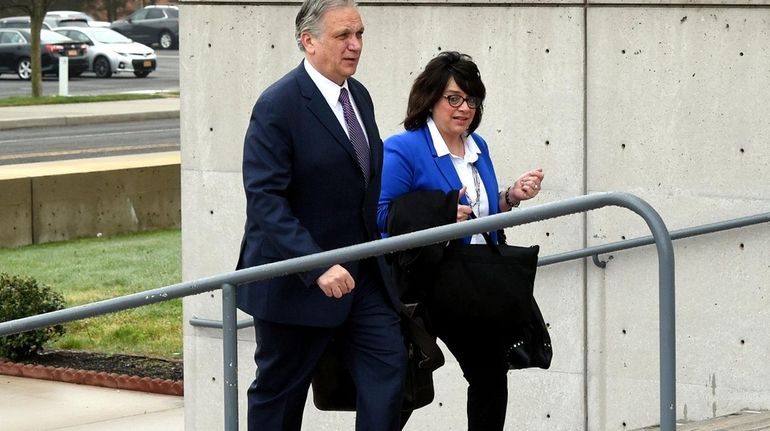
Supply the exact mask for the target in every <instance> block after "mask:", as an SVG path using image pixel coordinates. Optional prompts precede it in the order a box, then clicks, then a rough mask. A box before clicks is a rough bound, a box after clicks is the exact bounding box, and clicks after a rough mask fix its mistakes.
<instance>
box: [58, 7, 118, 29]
mask: <svg viewBox="0 0 770 431" xmlns="http://www.w3.org/2000/svg"><path fill="white" fill-rule="evenodd" d="M43 22H45V23H46V24H48V25H49V26H50V27H51V28H56V27H64V26H78V27H109V26H110V23H109V22H107V21H97V20H95V19H94V17H92V16H91V15H89V14H87V13H85V12H79V11H74V10H52V11H48V12H46V14H45V18H43Z"/></svg>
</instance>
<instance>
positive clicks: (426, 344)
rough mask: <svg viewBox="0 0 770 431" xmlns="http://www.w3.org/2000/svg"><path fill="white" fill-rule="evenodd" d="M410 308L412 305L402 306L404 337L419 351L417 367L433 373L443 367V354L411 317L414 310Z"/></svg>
mask: <svg viewBox="0 0 770 431" xmlns="http://www.w3.org/2000/svg"><path fill="white" fill-rule="evenodd" d="M410 306H412V307H414V305H412V304H408V305H404V306H403V309H402V313H401V321H402V322H404V323H405V325H406V335H408V337H409V340H410V341H412V342H413V343H414V344H416V345H417V347H418V348H419V350H420V352H419V353H420V356H421V358H420V359H419V360H418V362H417V363H418V366H419V367H420V368H422V369H427V370H430V371H434V370H436V369H438V368H439V367H441V366H442V365H444V353H442V352H441V348H440V347H439V346H438V344H437V343H436V338H435V337H433V336H432V335H430V334H429V333H428V331H427V330H426V329H425V328H424V327H423V326H422V325H421V324H419V323H418V322H417V320H416V319H415V318H414V317H412V311H413V310H414V308H411V309H410Z"/></svg>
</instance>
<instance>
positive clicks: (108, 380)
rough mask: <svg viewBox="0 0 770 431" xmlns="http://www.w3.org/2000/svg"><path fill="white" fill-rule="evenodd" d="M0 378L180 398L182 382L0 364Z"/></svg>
mask: <svg viewBox="0 0 770 431" xmlns="http://www.w3.org/2000/svg"><path fill="white" fill-rule="evenodd" d="M0 374H2V375H6V376H14V377H26V378H30V379H41V380H53V381H58V382H65V383H75V384H78V385H89V386H100V387H104V388H111V389H126V390H129V391H139V392H151V393H155V394H163V395H176V396H184V382H183V381H182V380H176V381H175V380H165V379H151V378H149V377H138V376H128V375H125V374H115V373H106V372H104V371H89V370H76V369H74V368H62V367H51V366H45V365H32V364H18V363H15V362H0Z"/></svg>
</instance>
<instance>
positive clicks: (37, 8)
mask: <svg viewBox="0 0 770 431" xmlns="http://www.w3.org/2000/svg"><path fill="white" fill-rule="evenodd" d="M55 1H56V0H0V11H5V10H14V11H19V12H21V13H22V14H26V15H29V19H30V23H29V26H30V33H31V35H32V41H31V42H30V43H31V45H32V46H31V47H30V52H31V53H30V57H32V58H31V59H30V60H31V61H32V97H40V96H42V95H43V78H42V74H41V72H40V67H41V65H40V30H41V29H42V28H43V18H45V13H46V12H48V8H50V7H51V5H52V4H53V3H54V2H55Z"/></svg>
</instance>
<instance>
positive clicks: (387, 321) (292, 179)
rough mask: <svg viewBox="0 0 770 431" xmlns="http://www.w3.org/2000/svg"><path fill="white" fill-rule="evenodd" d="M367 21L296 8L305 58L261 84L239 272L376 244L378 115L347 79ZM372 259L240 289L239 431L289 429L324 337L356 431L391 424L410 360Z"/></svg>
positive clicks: (379, 267) (337, 9)
mask: <svg viewBox="0 0 770 431" xmlns="http://www.w3.org/2000/svg"><path fill="white" fill-rule="evenodd" d="M363 32H364V26H363V23H362V21H361V17H360V15H359V13H358V9H357V8H356V5H355V3H354V2H353V1H352V0H306V1H305V2H304V3H303V5H302V7H301V9H300V11H299V13H298V15H297V18H296V38H297V42H298V44H299V46H300V49H301V50H302V51H303V52H304V55H305V58H304V60H303V61H302V63H301V64H300V65H299V66H298V67H297V68H295V69H294V70H292V71H290V72H289V73H288V74H286V75H285V76H284V77H283V78H281V79H280V80H278V81H277V82H276V83H274V84H273V85H271V86H270V87H269V88H267V89H266V90H265V91H264V92H263V93H262V95H261V96H260V97H259V99H258V100H257V103H256V104H255V106H254V110H253V112H252V115H251V120H250V123H249V128H248V131H247V133H246V138H245V142H244V150H243V182H244V188H245V191H246V198H247V221H246V227H245V233H244V237H243V243H242V246H241V253H240V258H239V262H238V268H248V267H251V266H255V265H261V264H266V263H270V262H275V261H280V260H284V259H290V258H293V257H297V256H305V255H309V254H313V253H317V252H321V251H326V250H333V249H336V248H340V247H345V246H349V245H353V244H359V243H363V242H366V241H370V240H374V239H377V238H378V237H379V234H378V229H377V223H376V212H377V201H378V197H379V194H380V175H381V168H382V140H381V139H380V136H379V132H378V131H377V125H376V123H375V119H374V106H373V104H372V100H371V97H370V95H369V93H368V91H367V90H366V88H364V86H363V85H362V84H361V83H360V82H358V81H356V80H355V79H352V78H351V76H352V75H353V74H354V73H355V71H356V67H357V66H358V61H359V57H360V55H361V48H362V41H363V39H362V37H363ZM387 274H388V268H387V267H386V266H385V262H384V260H383V259H382V258H381V257H378V258H370V259H365V260H362V261H356V262H347V263H342V264H339V265H334V266H332V267H330V268H321V269H318V270H312V271H308V272H305V273H301V274H294V275H290V276H285V277H280V278H276V279H272V280H266V281H262V282H257V283H247V284H244V285H242V286H240V287H239V289H238V306H239V308H241V309H242V310H244V311H245V312H247V313H249V314H251V315H252V316H253V317H254V327H255V330H256V342H257V348H256V352H255V354H254V360H255V362H256V364H257V374H256V379H255V380H254V382H253V383H252V385H251V387H250V388H249V390H248V425H249V426H248V428H249V430H253V431H257V430H258V431H279V430H299V429H300V428H301V426H302V412H303V408H304V405H305V402H306V398H307V392H308V388H309V385H310V382H311V378H312V376H313V372H314V370H315V367H316V364H317V363H318V360H319V358H320V357H321V355H322V354H323V353H324V351H325V350H326V348H327V346H328V345H329V343H330V341H331V340H332V338H334V339H335V340H336V342H340V341H341V342H342V343H343V346H344V357H345V363H346V365H347V367H348V368H349V370H350V373H351V375H352V377H353V380H354V382H355V384H356V387H357V393H358V398H357V400H356V405H357V409H358V411H357V414H356V430H359V431H363V430H372V431H393V430H397V429H399V415H400V409H401V405H402V389H403V382H404V376H405V368H406V352H405V349H404V343H403V339H402V336H401V331H400V324H399V317H398V313H397V311H396V310H397V309H398V308H399V306H400V303H399V301H398V298H397V295H396V292H395V290H394V288H393V287H392V286H391V284H390V281H389V277H388V276H387Z"/></svg>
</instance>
